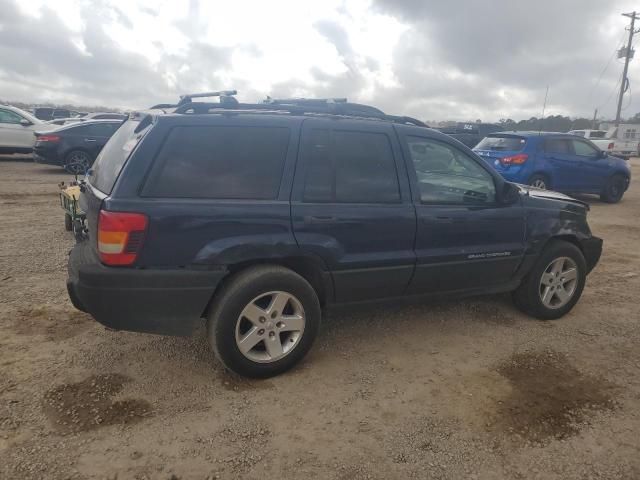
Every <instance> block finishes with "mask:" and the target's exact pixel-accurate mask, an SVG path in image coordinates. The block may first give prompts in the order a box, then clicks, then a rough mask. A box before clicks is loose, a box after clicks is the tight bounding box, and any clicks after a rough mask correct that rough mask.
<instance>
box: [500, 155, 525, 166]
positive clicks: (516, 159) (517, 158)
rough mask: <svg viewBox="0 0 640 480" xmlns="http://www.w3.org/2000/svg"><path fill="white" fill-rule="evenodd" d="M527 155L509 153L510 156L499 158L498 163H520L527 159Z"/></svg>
mask: <svg viewBox="0 0 640 480" xmlns="http://www.w3.org/2000/svg"><path fill="white" fill-rule="evenodd" d="M528 158H529V155H527V154H526V153H519V154H518V155H511V156H510V157H504V158H501V159H500V163H502V164H503V165H522V164H523V163H524V162H526V161H527V159H528Z"/></svg>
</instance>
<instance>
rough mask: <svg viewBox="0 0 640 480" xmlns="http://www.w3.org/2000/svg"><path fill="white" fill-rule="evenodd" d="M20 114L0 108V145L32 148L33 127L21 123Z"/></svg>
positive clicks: (33, 141) (33, 140) (33, 138)
mask: <svg viewBox="0 0 640 480" xmlns="http://www.w3.org/2000/svg"><path fill="white" fill-rule="evenodd" d="M22 120H24V119H23V118H22V117H21V116H20V115H18V114H17V113H15V112H12V111H10V110H5V109H3V108H0V147H9V148H32V147H33V144H34V143H35V137H34V135H33V128H31V126H29V125H27V126H25V125H22V124H21V123H20V122H21V121H22Z"/></svg>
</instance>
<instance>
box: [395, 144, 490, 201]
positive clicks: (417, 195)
mask: <svg viewBox="0 0 640 480" xmlns="http://www.w3.org/2000/svg"><path fill="white" fill-rule="evenodd" d="M408 137H416V138H421V139H423V140H425V141H428V142H435V143H437V144H441V145H444V146H446V147H447V148H449V149H451V150H453V151H456V152H458V153H459V154H461V155H462V156H463V157H464V158H466V159H468V160H469V161H471V162H473V163H474V164H475V165H476V166H477V167H478V168H480V169H481V170H483V171H484V172H485V173H486V175H487V178H489V179H490V180H491V183H492V185H493V189H494V198H493V201H492V202H486V203H482V204H481V203H478V204H475V203H463V202H446V201H440V200H439V201H424V200H423V199H422V192H421V189H420V181H419V180H418V174H417V171H416V168H415V165H414V162H413V157H412V155H411V149H410V148H409V142H408ZM401 142H402V148H403V152H405V153H404V156H405V157H406V165H407V166H406V168H407V173H408V175H409V179H410V181H409V183H410V186H411V191H412V198H413V202H414V204H416V205H424V206H434V207H435V206H443V207H455V208H460V207H463V208H491V207H496V206H499V205H500V203H499V202H498V201H497V195H496V194H497V190H498V189H497V185H496V179H495V178H494V176H493V175H492V174H491V172H490V171H489V167H488V166H487V165H485V164H483V163H482V161H477V160H476V159H475V158H473V157H471V156H470V155H468V154H466V153H465V152H463V151H462V150H460V149H459V148H457V147H456V146H455V145H451V144H450V143H448V142H445V141H442V140H440V139H437V138H433V137H429V136H423V135H417V134H404V135H402V139H401Z"/></svg>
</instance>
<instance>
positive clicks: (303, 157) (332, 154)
mask: <svg viewBox="0 0 640 480" xmlns="http://www.w3.org/2000/svg"><path fill="white" fill-rule="evenodd" d="M313 130H326V131H327V133H328V142H329V150H328V151H329V155H328V157H329V158H328V160H329V163H330V165H331V174H332V175H331V176H332V184H331V200H329V201H319V200H305V190H306V179H307V175H308V173H309V157H308V155H307V152H305V147H306V142H307V141H308V136H309V135H311V132H312V131H313ZM336 132H350V133H359V134H377V135H383V136H384V137H385V139H386V140H387V142H388V146H389V155H390V158H391V160H392V162H391V164H392V165H393V170H394V173H395V180H396V187H397V193H398V198H397V200H395V201H381V200H378V201H367V202H355V201H339V200H338V199H337V181H336V171H337V160H336V149H335V147H334V145H335V133H336ZM299 151H300V154H299V155H298V161H297V163H298V164H302V168H301V169H300V180H296V182H299V183H300V187H299V190H298V191H297V195H296V196H297V197H298V201H299V202H300V203H302V204H307V205H308V204H322V205H399V204H402V203H403V195H402V185H401V181H400V172H399V170H398V158H396V157H397V153H396V152H395V151H394V147H393V139H392V138H391V135H390V133H389V132H384V131H377V130H370V131H367V130H365V129H357V128H348V127H347V128H333V127H332V126H328V125H323V126H313V125H311V126H307V127H306V128H305V127H303V128H302V129H301V141H300V147H299ZM296 176H297V175H296Z"/></svg>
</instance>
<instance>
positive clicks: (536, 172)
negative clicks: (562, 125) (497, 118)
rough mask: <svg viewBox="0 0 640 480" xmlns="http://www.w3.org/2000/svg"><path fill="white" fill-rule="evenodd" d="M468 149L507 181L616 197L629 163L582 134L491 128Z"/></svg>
mask: <svg viewBox="0 0 640 480" xmlns="http://www.w3.org/2000/svg"><path fill="white" fill-rule="evenodd" d="M473 151H474V152H475V153H476V154H477V155H479V156H480V157H481V158H482V159H483V160H485V161H486V162H487V163H488V164H489V165H491V166H492V167H493V168H495V169H496V171H497V172H498V173H500V175H502V176H503V177H504V178H506V179H507V180H509V181H511V182H516V183H521V184H525V185H531V186H534V187H536V188H540V189H545V190H549V189H553V190H557V191H560V192H564V193H587V194H594V193H595V194H597V195H600V198H601V199H602V200H603V201H605V202H610V203H616V202H619V201H620V200H621V199H622V196H623V195H624V192H625V191H626V190H627V188H628V187H629V182H630V180H631V169H630V168H629V165H627V162H626V161H625V160H623V159H621V158H618V157H615V156H612V155H609V154H608V153H607V152H606V151H603V150H600V149H599V148H598V147H597V146H596V145H594V144H593V143H592V142H590V141H589V140H587V139H585V138H579V137H577V136H576V135H571V134H568V133H547V132H502V133H492V134H491V135H489V136H487V137H486V138H485V139H484V140H482V141H481V142H480V143H479V144H478V145H477V146H476V147H475V148H474V149H473Z"/></svg>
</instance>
